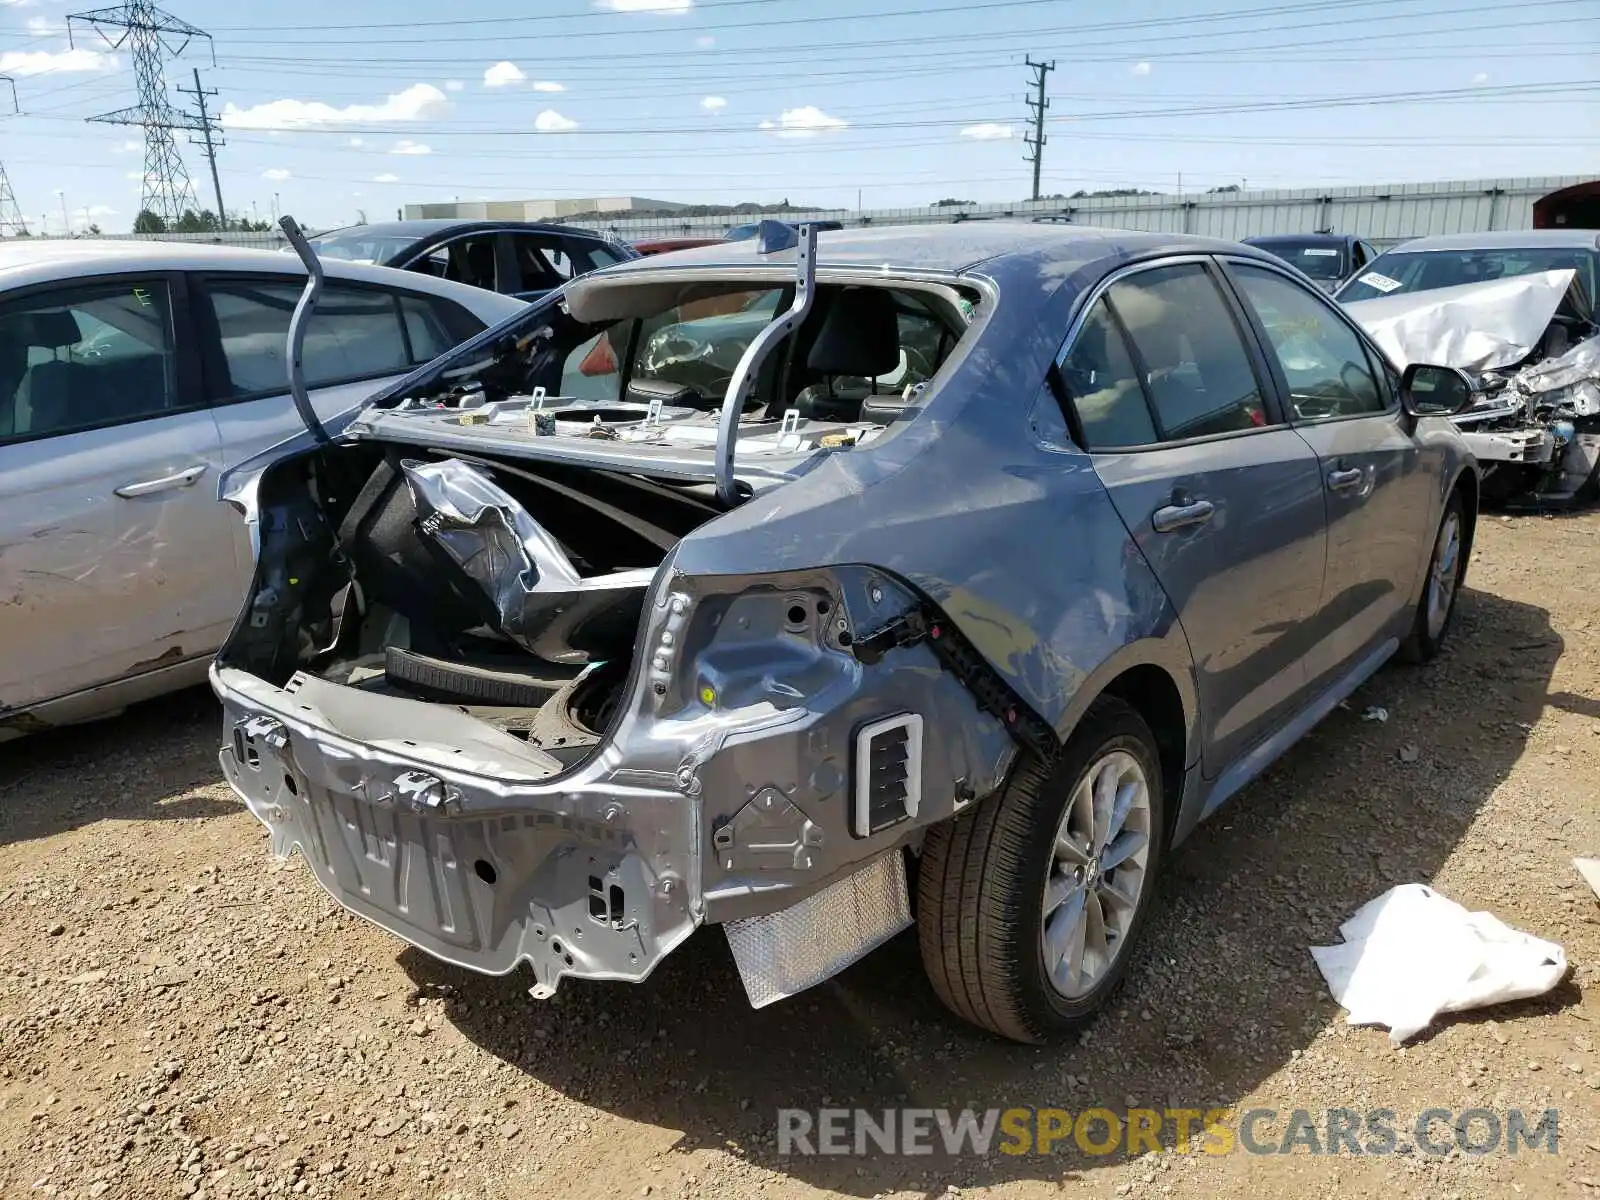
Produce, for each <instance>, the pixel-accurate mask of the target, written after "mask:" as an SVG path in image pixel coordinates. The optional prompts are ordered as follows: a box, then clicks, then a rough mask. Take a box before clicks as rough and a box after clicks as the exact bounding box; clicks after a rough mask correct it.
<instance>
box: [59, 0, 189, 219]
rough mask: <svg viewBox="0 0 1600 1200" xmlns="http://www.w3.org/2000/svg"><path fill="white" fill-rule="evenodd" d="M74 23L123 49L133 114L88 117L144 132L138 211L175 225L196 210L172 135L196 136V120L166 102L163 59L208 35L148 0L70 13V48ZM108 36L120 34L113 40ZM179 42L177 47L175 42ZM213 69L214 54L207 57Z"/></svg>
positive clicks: (129, 111)
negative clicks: (135, 98)
mask: <svg viewBox="0 0 1600 1200" xmlns="http://www.w3.org/2000/svg"><path fill="white" fill-rule="evenodd" d="M74 22H78V23H81V24H84V25H87V26H89V27H90V28H91V29H94V30H95V31H96V32H97V33H99V34H100V36H101V37H102V38H103V39H105V41H106V43H107V44H108V45H109V46H110V47H111V48H112V49H113V50H120V49H121V48H122V47H124V46H126V47H128V49H129V51H130V52H131V54H132V55H133V77H134V82H135V83H136V84H137V86H138V89H139V102H138V103H137V104H135V105H134V106H133V107H132V108H120V109H118V110H117V111H115V112H108V113H102V114H101V115H100V116H98V117H90V118H89V120H90V121H97V122H100V123H102V124H105V125H139V126H142V127H143V128H144V184H143V187H142V188H141V189H140V194H141V207H143V208H144V209H146V210H147V211H149V212H152V213H154V214H155V215H156V216H158V217H160V218H161V219H162V220H163V221H165V222H166V224H167V226H168V228H171V227H172V226H174V225H176V224H177V223H178V221H179V220H180V219H181V218H182V216H183V214H184V212H185V210H193V209H196V208H198V207H199V205H198V203H197V202H196V200H195V198H194V188H193V186H192V185H191V184H190V183H189V172H188V170H187V168H185V167H184V165H183V157H182V156H181V155H180V154H179V153H178V143H177V140H176V139H175V138H174V137H173V136H172V131H173V130H174V129H183V130H190V131H194V132H199V131H200V125H199V124H198V123H197V121H196V119H195V118H194V117H193V116H191V115H190V114H188V113H186V112H182V111H180V110H179V109H176V108H174V107H173V106H172V104H171V103H170V102H169V101H168V99H167V81H166V76H165V74H164V73H163V71H162V59H163V57H165V56H168V55H170V56H172V57H174V58H176V57H177V56H178V55H180V54H182V53H183V51H184V50H185V49H186V48H187V47H188V45H189V43H190V41H192V40H193V39H194V38H197V37H203V38H205V39H206V40H207V41H210V40H211V35H210V34H209V33H207V32H206V31H205V30H203V29H200V28H198V27H196V26H194V25H191V24H189V23H188V22H187V21H180V20H179V19H178V18H177V17H174V16H173V15H171V14H170V13H166V12H163V11H162V10H161V9H159V8H157V7H156V6H155V5H154V4H153V3H151V0H129V2H128V3H126V4H119V5H116V6H115V7H113V8H97V9H94V10H92V11H90V12H84V13H73V14H72V15H71V16H69V17H68V18H67V38H68V42H69V43H70V42H71V38H72V30H73V28H74V24H73V23H74ZM110 30H121V33H120V34H118V35H117V36H116V37H115V38H113V37H112V36H111V34H110V32H108V31H110ZM180 37H181V38H182V39H183V40H182V41H181V42H177V44H176V46H174V44H173V43H174V41H176V39H177V38H180ZM211 57H212V63H213V65H214V64H215V62H216V52H215V51H214V50H213V52H212V56H211Z"/></svg>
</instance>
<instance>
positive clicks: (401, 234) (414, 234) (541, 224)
mask: <svg viewBox="0 0 1600 1200" xmlns="http://www.w3.org/2000/svg"><path fill="white" fill-rule="evenodd" d="M498 230H513V231H517V232H521V233H530V232H531V233H555V234H564V235H566V234H570V235H572V236H574V237H582V238H600V237H601V236H602V235H600V234H598V233H595V232H594V230H592V229H582V228H579V227H577V226H573V225H556V224H553V223H551V222H549V221H518V220H513V219H510V218H506V219H503V220H475V221H463V220H458V219H456V218H454V217H418V218H416V219H415V220H410V221H370V222H368V223H367V224H365V225H344V226H341V227H340V228H338V229H324V230H323V231H322V232H321V233H319V234H317V235H316V236H317V237H326V236H328V235H330V234H353V233H362V234H370V235H372V236H374V237H395V238H413V239H421V238H427V237H436V236H438V235H439V234H441V233H472V232H474V231H498Z"/></svg>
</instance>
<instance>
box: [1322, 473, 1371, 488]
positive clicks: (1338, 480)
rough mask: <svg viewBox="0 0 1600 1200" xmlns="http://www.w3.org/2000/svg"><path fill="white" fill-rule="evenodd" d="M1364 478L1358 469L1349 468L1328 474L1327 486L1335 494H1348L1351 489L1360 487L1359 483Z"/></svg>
mask: <svg viewBox="0 0 1600 1200" xmlns="http://www.w3.org/2000/svg"><path fill="white" fill-rule="evenodd" d="M1364 478H1366V476H1365V474H1364V472H1363V471H1362V470H1361V468H1360V467H1350V468H1349V469H1347V470H1342V471H1329V472H1328V486H1329V487H1330V488H1332V489H1333V490H1334V491H1336V492H1348V491H1349V490H1350V489H1351V488H1357V487H1360V486H1361V481H1362V480H1363V479H1364Z"/></svg>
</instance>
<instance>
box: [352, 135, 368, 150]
mask: <svg viewBox="0 0 1600 1200" xmlns="http://www.w3.org/2000/svg"><path fill="white" fill-rule="evenodd" d="M350 144H351V145H352V146H355V147H358V148H359V147H361V146H365V145H366V144H367V143H366V141H365V140H364V139H362V138H358V137H353V138H351V139H350Z"/></svg>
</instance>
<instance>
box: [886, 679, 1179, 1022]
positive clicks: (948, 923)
mask: <svg viewBox="0 0 1600 1200" xmlns="http://www.w3.org/2000/svg"><path fill="white" fill-rule="evenodd" d="M1165 828H1166V827H1165V803H1164V796H1163V794H1162V786H1161V768H1160V759H1159V757H1158V755H1157V751H1156V746H1155V739H1154V738H1153V737H1152V736H1151V734H1150V730H1149V727H1148V726H1147V725H1146V724H1145V722H1144V720H1143V719H1142V718H1141V717H1140V716H1139V714H1138V713H1137V712H1135V711H1134V710H1133V709H1132V708H1131V707H1129V706H1128V705H1127V704H1125V703H1123V702H1122V701H1120V700H1116V699H1113V698H1109V697H1107V698H1102V699H1101V700H1099V701H1097V702H1096V703H1095V705H1094V706H1093V707H1092V708H1091V709H1090V710H1089V713H1088V715H1087V716H1085V718H1084V720H1083V722H1082V723H1081V724H1080V726H1079V728H1078V730H1077V732H1076V733H1074V734H1073V736H1072V738H1071V740H1070V741H1069V742H1068V743H1067V745H1066V747H1065V748H1064V749H1063V751H1062V753H1061V754H1060V755H1059V756H1058V758H1057V759H1056V761H1055V763H1054V765H1046V764H1043V763H1041V762H1040V761H1039V760H1037V759H1032V758H1030V759H1026V760H1024V761H1022V762H1020V763H1019V764H1018V766H1017V767H1016V768H1015V769H1014V770H1013V772H1012V775H1011V778H1010V779H1009V780H1008V781H1007V783H1006V785H1005V787H1004V788H1003V789H1002V790H1001V791H1000V792H999V794H997V795H996V796H993V797H991V798H990V799H988V800H986V801H985V802H984V803H982V804H980V805H978V806H976V807H975V809H974V810H973V811H972V812H969V813H966V814H964V815H963V816H962V817H960V818H959V819H957V820H954V821H949V822H946V823H945V824H943V825H939V826H936V827H934V828H933V829H931V830H929V832H928V836H927V839H926V841H925V842H924V844H923V853H922V862H921V867H920V870H919V872H918V881H917V883H918V889H917V890H918V896H917V927H918V938H919V941H920V943H921V947H922V959H923V964H924V966H925V967H926V969H927V972H928V977H929V979H930V980H931V981H932V983H933V987H934V990H935V991H936V992H937V993H938V995H939V998H940V999H941V1000H942V1001H944V1003H945V1004H946V1005H947V1006H948V1007H949V1008H950V1009H951V1010H952V1011H953V1012H955V1013H956V1014H957V1015H959V1016H961V1017H963V1018H965V1019H966V1020H968V1021H971V1022H972V1023H973V1024H975V1025H979V1026H982V1027H983V1028H985V1029H988V1030H991V1031H993V1032H994V1033H998V1034H1000V1035H1001V1036H1002V1037H1007V1038H1011V1039H1012V1040H1014V1041H1019V1042H1033V1043H1037V1042H1045V1041H1050V1040H1052V1039H1054V1038H1057V1037H1060V1036H1061V1035H1063V1034H1065V1033H1067V1032H1070V1031H1071V1030H1072V1029H1074V1028H1075V1027H1077V1026H1078V1025H1079V1024H1081V1023H1082V1022H1083V1021H1084V1020H1085V1019H1086V1018H1087V1017H1089V1016H1090V1015H1091V1014H1093V1013H1094V1012H1095V1010H1097V1009H1098V1008H1099V1007H1100V1006H1101V1005H1102V1004H1104V1003H1105V1001H1106V999H1107V998H1108V997H1109V996H1110V995H1111V994H1112V992H1113V991H1115V989H1116V987H1117V985H1118V983H1119V982H1120V981H1121V979H1122V976H1123V973H1124V972H1125V971H1126V970H1127V966H1128V960H1129V955H1130V952H1131V949H1132V947H1133V945H1134V943H1135V941H1136V940H1137V937H1138V935H1139V933H1140V930H1141V928H1142V926H1143V923H1144V919H1145V916H1146V914H1147V911H1148V909H1149V905H1150V899H1151V896H1152V895H1153V893H1154V882H1155V877H1156V871H1157V868H1158V867H1159V865H1160V861H1161V855H1162V850H1163V848H1164V846H1163V844H1164V840H1165Z"/></svg>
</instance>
